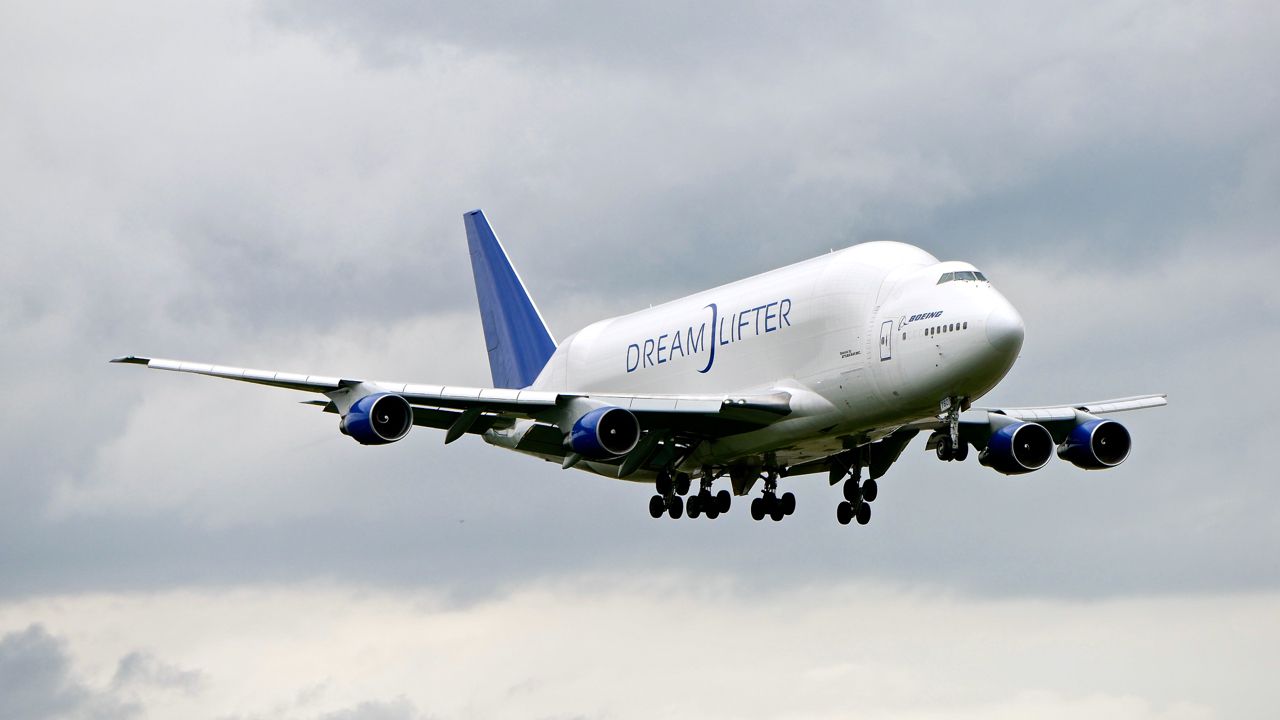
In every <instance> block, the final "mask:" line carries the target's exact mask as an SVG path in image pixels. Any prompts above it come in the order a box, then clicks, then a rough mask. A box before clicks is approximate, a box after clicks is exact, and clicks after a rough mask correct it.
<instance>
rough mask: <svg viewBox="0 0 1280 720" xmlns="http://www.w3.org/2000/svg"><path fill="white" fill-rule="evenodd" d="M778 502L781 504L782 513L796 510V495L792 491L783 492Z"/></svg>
mask: <svg viewBox="0 0 1280 720" xmlns="http://www.w3.org/2000/svg"><path fill="white" fill-rule="evenodd" d="M778 504H779V505H781V506H782V514H783V515H790V514H791V513H793V512H795V511H796V496H795V495H793V494H792V493H783V494H782V498H781V499H780V500H779V501H778Z"/></svg>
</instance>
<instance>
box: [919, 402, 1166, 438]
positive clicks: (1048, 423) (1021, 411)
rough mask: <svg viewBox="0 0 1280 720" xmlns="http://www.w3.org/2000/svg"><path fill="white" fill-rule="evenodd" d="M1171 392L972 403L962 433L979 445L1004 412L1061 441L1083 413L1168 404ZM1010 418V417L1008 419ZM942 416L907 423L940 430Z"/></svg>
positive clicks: (962, 425) (963, 418)
mask: <svg viewBox="0 0 1280 720" xmlns="http://www.w3.org/2000/svg"><path fill="white" fill-rule="evenodd" d="M1168 398H1169V396H1168V395H1165V394H1159V395H1134V396H1132V397H1123V398H1113V399H1111V400H1097V401H1093V402H1083V403H1075V404H1069V405H1039V406H1032V407H972V408H969V409H968V410H966V411H964V412H962V413H961V414H960V435H961V437H963V438H966V439H969V440H971V441H973V442H974V443H975V444H976V445H979V446H980V445H981V444H982V443H984V442H986V437H987V435H989V434H990V430H991V427H992V422H993V421H992V416H993V415H995V416H1002V417H1007V418H1012V419H1014V420H1022V421H1024V422H1034V423H1039V424H1041V425H1043V426H1045V428H1046V429H1048V430H1049V433H1050V434H1051V435H1053V438H1054V440H1056V441H1058V442H1061V441H1062V439H1063V438H1064V437H1066V435H1067V433H1069V432H1070V431H1071V428H1073V427H1075V425H1076V423H1078V422H1080V418H1081V416H1082V415H1083V416H1101V415H1110V414H1112V413H1118V412H1125V411H1128V410H1143V409H1145V408H1153V407H1163V406H1165V405H1168V404H1169V399H1168ZM1006 422H1007V421H1006ZM946 426H947V425H946V423H945V422H943V421H942V420H941V419H940V418H936V417H932V418H926V419H922V420H919V421H916V422H914V423H911V424H910V425H909V426H908V427H911V428H915V429H918V430H938V429H941V428H944V427H946ZM935 444H936V441H935V440H934V439H932V438H931V439H930V442H929V444H928V445H927V446H926V448H927V449H930V450H932V449H933V447H934V445H935Z"/></svg>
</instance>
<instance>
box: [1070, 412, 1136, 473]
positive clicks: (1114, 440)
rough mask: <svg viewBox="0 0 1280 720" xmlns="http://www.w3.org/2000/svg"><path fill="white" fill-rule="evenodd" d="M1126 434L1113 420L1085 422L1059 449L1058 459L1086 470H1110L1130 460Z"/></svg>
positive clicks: (1127, 433)
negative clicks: (1127, 459) (1126, 459)
mask: <svg viewBox="0 0 1280 720" xmlns="http://www.w3.org/2000/svg"><path fill="white" fill-rule="evenodd" d="M1131 447H1133V442H1132V441H1131V440H1130V438H1129V431H1128V430H1126V429H1125V427H1124V426H1123V425H1121V424H1120V423H1118V422H1116V421H1115V420H1104V419H1101V418H1098V419H1094V420H1086V421H1084V422H1082V423H1080V424H1079V425H1076V426H1075V427H1074V428H1072V429H1071V433H1070V434H1068V435H1067V439H1066V440H1064V441H1062V444H1061V445H1059V446H1058V457H1060V458H1062V459H1063V460H1066V461H1067V462H1069V463H1071V464H1072V465H1075V466H1076V467H1078V468H1083V469H1085V470H1105V469H1106V468H1113V467H1115V466H1117V465H1119V464H1120V463H1122V462H1124V461H1125V458H1127V457H1129V448H1131Z"/></svg>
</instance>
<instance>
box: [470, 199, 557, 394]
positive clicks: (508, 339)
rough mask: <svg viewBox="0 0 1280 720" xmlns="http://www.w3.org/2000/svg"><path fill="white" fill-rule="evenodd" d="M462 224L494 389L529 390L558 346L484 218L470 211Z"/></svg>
mask: <svg viewBox="0 0 1280 720" xmlns="http://www.w3.org/2000/svg"><path fill="white" fill-rule="evenodd" d="M462 221H463V223H464V224H465V225H466V226H467V245H468V247H469V248H470V249H471V272H472V274H473V275H474V276H475V279H476V299H477V300H479V301H480V320H481V321H482V322H483V323H484V341H485V345H487V346H488V348H489V370H490V371H491V372H492V373H493V385H494V387H500V388H525V387H529V386H530V385H532V384H533V381H534V380H535V379H536V378H537V377H538V373H540V372H542V368H543V367H545V366H546V364H547V360H548V359H550V358H551V354H552V353H554V352H555V351H556V341H555V340H554V339H553V338H552V337H551V333H550V331H548V330H547V324H546V323H545V322H543V321H542V315H541V314H540V313H539V312H538V308H537V306H536V305H534V304H533V299H532V298H530V297H529V292H528V291H527V290H525V289H524V283H523V282H521V281H520V275H519V274H517V273H516V269H515V268H514V267H512V266H511V261H510V260H509V259H508V258H507V252H506V251H505V250H503V249H502V243H500V242H498V236H497V235H494V234H493V228H491V227H489V221H488V220H486V219H485V217H484V213H483V212H481V211H479V210H472V211H471V212H469V213H466V214H465V215H463V216H462Z"/></svg>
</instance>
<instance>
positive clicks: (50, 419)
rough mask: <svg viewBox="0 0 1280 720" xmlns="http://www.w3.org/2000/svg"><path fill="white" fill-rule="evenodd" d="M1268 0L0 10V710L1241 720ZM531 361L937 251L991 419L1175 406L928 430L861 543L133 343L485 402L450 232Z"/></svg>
mask: <svg viewBox="0 0 1280 720" xmlns="http://www.w3.org/2000/svg"><path fill="white" fill-rule="evenodd" d="M1278 35H1280V7H1277V6H1276V5H1275V4H1274V3H1264V2H1212V3H1211V2H1148V1H1143V0H1132V1H1124V2H1107V3H1088V2H1086V3H1080V2H1072V3H1056V2H1054V3H1036V4H1024V3H1007V2H976V3H968V4H964V5H963V6H958V5H956V4H953V3H930V2H894V3H888V2H883V3H876V2H863V3H805V2H798V3H754V2H747V3H738V2H735V3H730V2H717V1H714V0H713V1H711V2H704V3H698V4H695V5H689V4H686V3H662V2H656V3H645V4H615V3H583V2H556V1H553V0H547V1H544V2H536V3H524V4H521V5H520V6H518V7H515V8H513V7H508V6H507V5H506V4H503V3H490V2H472V3H465V4H464V3H457V4H447V3H435V2H416V3H413V2H405V1H404V0H373V1H370V2H365V3H359V4H353V3H342V2H332V1H329V0H321V1H318V2H307V3H304V2H296V1H290V0H265V1H261V2H248V1H245V0H239V1H237V0H233V1H231V2H191V3H165V2H150V1H146V0H140V1H139V2H133V3H125V4H118V3H116V4H102V3H89V2H70V1H68V2H26V1H25V0H14V1H12V2H7V3H4V4H3V5H2V6H0V250H2V251H3V256H2V258H3V259H2V260H0V287H2V288H3V290H0V336H2V337H3V338H4V341H3V342H4V345H3V347H4V349H5V352H4V353H3V354H2V355H0V371H3V375H4V377H5V378H7V380H8V382H7V383H6V393H5V394H6V397H7V399H8V406H9V408H10V411H9V412H8V413H4V414H3V415H0V458H3V460H4V463H3V468H4V469H3V471H2V472H0V718H11V717H12V718H33V719H42V718H58V719H63V718H68V719H73V720H79V719H82V718H85V719H87V718H94V719H104V720H105V719H118V718H169V717H186V718H197V719H203V718H210V719H218V720H231V719H238V720H250V719H257V718H287V719H289V720H422V719H424V718H432V719H440V720H452V719H454V718H504V717H511V718H529V717H534V718H641V717H644V718H648V717H653V716H665V717H698V718H716V717H726V718H728V717H733V718H774V717H787V718H827V717H831V718H834V717H848V716H849V715H852V714H855V713H856V714H858V715H861V716H864V717H871V718H929V719H932V718H943V717H946V718H979V717H981V718H993V717H994V718H1004V717H1008V718H1015V717H1016V718H1023V717H1043V718H1058V717H1063V718H1066V717H1073V718H1074V717H1080V716H1089V717H1101V718H1126V719H1128V718H1134V719H1144V720H1145V719H1157V718H1158V719H1161V720H1165V719H1175V718H1176V719H1179V720H1181V719H1184V718H1188V719H1189V718H1195V719H1201V718H1253V717H1258V718H1263V717H1271V716H1273V714H1274V709H1275V707H1277V706H1278V705H1280V689H1277V686H1276V684H1275V682H1274V677H1275V676H1276V675H1277V673H1280V650H1277V649H1276V648H1280V483H1276V482H1275V481H1274V476H1275V470H1274V467H1273V466H1274V462H1273V456H1274V453H1272V452H1271V450H1272V449H1273V448H1274V446H1275V442H1274V439H1273V437H1272V436H1273V434H1274V433H1273V429H1272V426H1273V421H1272V418H1271V416H1270V410H1271V409H1272V407H1273V406H1275V405H1276V402H1277V401H1278V400H1280V393H1277V390H1276V385H1275V382H1274V380H1273V379H1272V377H1271V375H1272V370H1271V366H1272V364H1273V363H1271V362H1270V361H1269V358H1271V357H1273V356H1275V355H1276V353H1277V351H1280V293H1277V292H1276V290H1275V289H1274V287H1275V283H1274V277H1273V276H1274V274H1275V268H1276V267H1278V266H1280V242H1278V241H1280V237H1278V233H1277V228H1278V227H1280V84H1277V83H1276V82H1275V76H1276V72H1277V70H1280V46H1278V45H1277V44H1276V42H1275V37H1277V36H1278ZM476 207H481V208H483V209H484V210H485V212H486V214H487V215H488V217H489V218H490V220H491V221H492V223H493V225H494V228H495V229H496V230H497V232H498V234H499V235H500V237H501V238H502V239H503V242H504V244H505V245H506V247H507V249H508V252H509V253H510V255H511V257H512V259H513V261H514V262H515V264H516V265H517V267H518V268H519V270H520V273H521V275H522V277H523V278H524V280H525V282H526V284H527V285H528V287H529V289H530V291H531V292H532V293H533V295H534V297H535V298H536V300H537V302H538V304H539V306H540V308H541V309H542V312H543V314H544V315H545V316H546V318H547V320H548V323H549V324H550V326H551V329H552V332H553V333H555V334H556V335H557V336H558V337H564V336H567V335H568V334H570V333H571V332H573V331H574V330H576V329H577V328H579V327H581V326H583V325H585V324H587V323H589V322H592V321H594V320H597V319H600V318H602V317H607V316H609V315H612V314H617V313H622V312H628V311H631V310H635V309H638V308H643V307H646V306H647V305H649V304H656V303H659V302H663V301H666V300H670V299H672V298H676V297H679V296H681V295H684V294H687V293H691V292H694V291H697V290H701V289H705V288H708V287H712V286H714V285H717V284H720V283H723V282H729V281H732V280H735V279H738V278H741V277H744V276H747V275H751V274H755V273H759V272H763V271H766V270H768V269H771V268H774V267H778V266H781V265H784V264H788V263H791V262H796V261H800V260H803V259H807V258H809V257H813V256H815V255H819V254H822V253H825V252H827V251H828V250H829V249H832V248H840V247H846V246H848V245H852V244H854V243H858V242H864V241H870V240H883V239H892V240H900V241H904V242H909V243H913V244H916V245H919V246H921V247H923V248H925V249H926V250H928V251H929V252H931V253H932V254H934V255H936V256H938V257H940V258H942V259H963V260H967V261H970V262H973V263H974V264H975V265H977V266H978V267H979V268H980V269H982V270H983V271H984V272H985V273H986V274H987V275H988V276H989V277H991V278H992V280H993V281H994V283H995V284H996V286H997V287H998V288H999V289H1001V291H1002V292H1003V293H1004V294H1005V295H1006V296H1007V297H1008V298H1009V299H1010V300H1011V301H1012V302H1013V304H1014V305H1015V306H1016V307H1017V308H1018V309H1019V310H1020V311H1021V313H1022V315H1023V317H1024V320H1025V322H1026V325H1027V340H1026V343H1025V346H1024V348H1023V351H1022V355H1021V357H1020V358H1019V361H1018V363H1017V364H1016V365H1015V367H1014V369H1013V370H1012V372H1011V373H1010V374H1009V376H1008V377H1007V378H1006V380H1005V381H1004V382H1003V383H1002V384H1001V385H1000V386H999V387H998V388H996V389H995V390H994V391H993V392H992V393H991V394H990V395H989V396H988V397H987V398H984V402H987V403H990V404H1012V405H1028V404H1042V403H1062V402H1079V401H1086V400H1094V399H1101V398H1106V397H1117V396H1124V395H1133V394H1141V393H1149V392H1167V393H1168V394H1169V398H1170V404H1169V406H1168V407H1167V408H1164V409H1159V410H1151V411H1144V412H1140V413H1131V414H1127V415H1125V416H1124V417H1122V418H1120V419H1122V420H1123V421H1124V422H1125V424H1126V425H1127V426H1128V427H1129V429H1130V431H1131V432H1132V433H1133V436H1134V440H1135V447H1134V451H1133V454H1132V456H1131V457H1130V458H1129V460H1128V461H1127V462H1126V463H1125V464H1124V465H1123V466H1121V467H1119V468H1116V469H1114V470H1111V471H1107V472H1099V473H1086V472H1082V471H1078V470H1076V469H1074V468H1071V467H1070V466H1066V465H1065V464H1063V463H1052V464H1050V466H1048V467H1047V468H1046V469H1044V470H1042V471H1040V472H1037V473H1034V474H1031V475H1026V476H1021V477H1016V478H1008V477H1004V476H1001V475H998V474H996V473H994V472H991V471H989V470H986V469H984V468H981V467H979V466H978V465H977V463H974V462H970V463H964V464H960V463H947V464H943V463H939V462H938V461H937V460H936V459H935V458H933V456H932V455H931V454H929V453H926V452H925V451H924V450H923V443H920V442H917V443H916V444H915V445H913V446H912V447H910V448H909V449H908V450H907V452H906V453H905V454H904V457H903V459H902V460H901V461H900V462H899V463H898V464H897V465H895V466H894V467H893V468H892V470H891V471H890V473H889V475H888V476H886V478H884V480H883V481H882V482H881V492H880V498H879V499H878V500H877V502H876V504H875V518H874V520H873V521H872V523H871V524H870V525H869V526H867V527H857V526H853V527H841V526H839V525H837V524H836V523H835V521H834V517H833V516H834V509H835V505H836V503H837V502H838V501H839V498H838V497H837V494H838V491H836V490H832V489H830V488H828V487H827V486H826V482H825V478H819V477H801V478H796V479H794V480H793V481H791V483H792V484H791V486H790V488H789V489H793V490H794V491H795V492H796V494H797V496H798V507H797V511H796V514H795V515H794V516H792V517H791V518H789V519H788V520H787V521H785V522H782V523H777V524H774V523H764V524H760V523H754V522H752V521H751V520H750V518H749V516H748V514H747V513H745V512H742V510H743V507H742V503H739V504H738V506H737V507H735V511H734V512H731V513H729V514H728V515H726V516H722V517H721V518H720V519H718V520H716V521H715V522H707V521H705V520H700V521H681V522H672V521H669V520H664V521H660V522H656V521H653V520H651V519H650V518H649V517H648V513H647V502H648V498H649V495H650V492H649V490H647V489H646V488H644V487H643V486H640V485H635V484H630V483H618V482H611V481H608V480H606V479H603V478H599V477H596V476H592V475H589V474H586V473H580V472H565V471H561V470H560V469H559V467H558V465H554V464H548V463H543V462H540V461H538V460H534V459H530V458H525V457H521V456H517V455H513V454H508V453H502V452H499V451H497V450H495V449H493V448H489V447H487V446H485V445H484V444H483V443H482V442H480V441H479V440H478V439H477V438H474V437H472V438H465V439H463V440H461V441H459V442H457V443H455V444H452V445H450V446H449V447H448V448H446V447H444V445H443V443H442V437H441V434H440V433H433V432H432V431H430V430H428V429H425V428H419V429H418V430H416V431H415V432H413V433H411V435H410V436H409V437H408V438H407V439H406V440H405V441H404V442H401V443H397V444H395V445H391V446H387V447H381V448H366V447H361V446H358V445H357V444H355V443H352V442H351V441H350V440H349V439H348V438H344V437H342V436H341V435H340V434H339V433H338V432H337V431H336V430H337V429H336V420H335V418H334V416H332V415H326V414H323V413H318V412H315V410H314V408H309V407H306V406H302V405H299V404H298V402H297V401H299V400H305V399H308V398H307V397H301V396H300V395H299V394H297V393H291V392H289V391H284V390H276V389H268V388H259V387H255V386H242V385H240V384H236V383H228V382H219V381H216V380H211V379H207V378H196V377H190V376H179V375H174V374H168V373H152V372H144V371H143V370H140V369H138V368H132V367H122V366H118V365H109V364H107V362H106V361H107V360H108V359H109V358H111V357H115V356H119V355H124V354H139V355H149V356H158V357H173V358H182V359H191V360H200V361H207V362H215V363H221V364H231V365H240V366H249V367H267V368H274V369H280V370H287V371H304V372H310V373H315V374H324V375H342V376H359V377H373V378H382V379H388V380H391V379H399V380H403V381H409V382H424V383H426V382H438V383H448V384H457V385H472V386H476V385H485V384H487V383H488V382H489V373H488V368H487V363H486V358H485V354H484V345H483V339H482V337H481V329H480V323H479V318H478V312H477V310H476V304H475V296H474V291H473V288H472V286H471V278H470V272H469V271H468V270H467V254H466V249H465V237H464V234H463V228H462V213H464V212H466V211H468V210H470V209H472V208H476Z"/></svg>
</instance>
